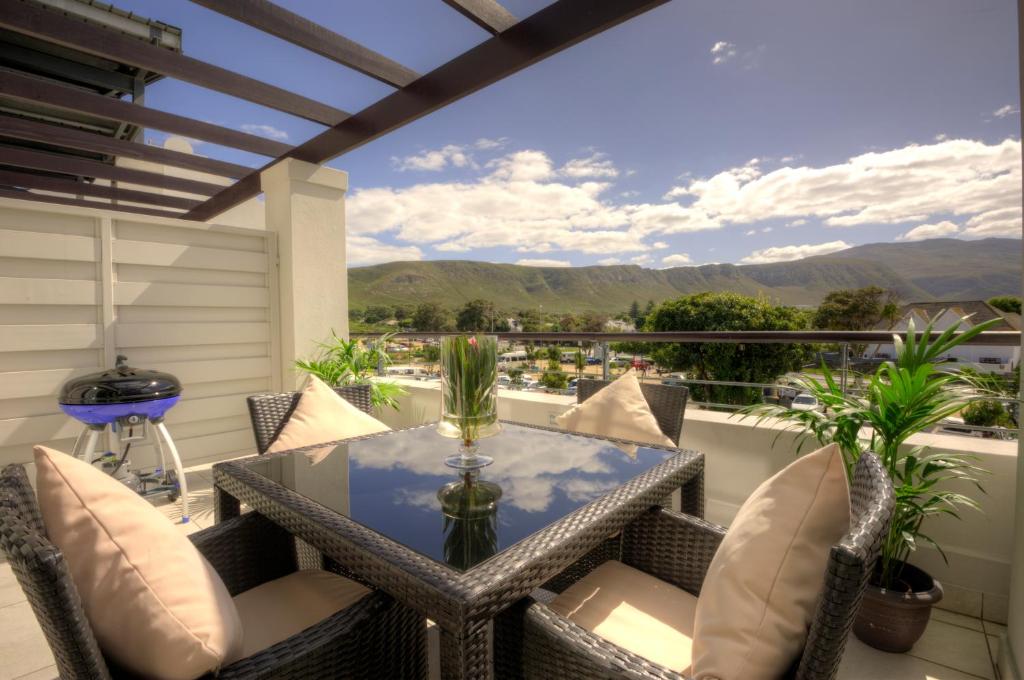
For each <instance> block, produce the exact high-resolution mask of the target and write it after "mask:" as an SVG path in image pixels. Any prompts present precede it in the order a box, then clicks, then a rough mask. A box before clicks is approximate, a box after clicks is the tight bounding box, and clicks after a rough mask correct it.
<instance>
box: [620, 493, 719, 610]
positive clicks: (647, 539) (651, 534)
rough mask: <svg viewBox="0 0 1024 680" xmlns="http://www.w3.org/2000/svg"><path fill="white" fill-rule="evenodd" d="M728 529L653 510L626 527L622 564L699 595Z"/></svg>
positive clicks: (668, 512)
mask: <svg viewBox="0 0 1024 680" xmlns="http://www.w3.org/2000/svg"><path fill="white" fill-rule="evenodd" d="M724 537H725V529H724V528H723V527H720V526H718V525H715V524H711V523H710V522H706V521H705V520H702V519H699V518H697V517H693V516H691V515H685V514H683V513H679V512H674V511H672V510H668V509H666V508H652V509H651V510H650V511H648V512H646V513H644V514H643V515H641V516H640V517H639V518H637V519H636V520H635V521H633V522H631V523H630V524H629V525H627V526H626V529H625V530H624V531H623V534H622V561H623V562H624V563H625V564H628V565H629V566H631V567H634V568H636V569H639V570H640V571H643V572H646V573H648V574H650V575H651V576H656V577H657V578H659V579H661V580H662V581H665V582H667V583H671V584H672V585H674V586H676V587H678V588H682V589H683V590H686V591H687V592H689V593H692V594H693V595H699V594H700V589H701V585H702V584H703V583H704V574H706V573H707V570H708V567H709V566H710V565H711V558H713V557H714V556H715V551H717V550H718V545H719V544H720V543H721V542H722V539H723V538H724Z"/></svg>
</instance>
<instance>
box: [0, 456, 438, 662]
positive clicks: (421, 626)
mask: <svg viewBox="0 0 1024 680" xmlns="http://www.w3.org/2000/svg"><path fill="white" fill-rule="evenodd" d="M189 538H190V539H191V540H192V542H193V543H194V544H195V546H196V548H198V549H199V552H201V553H202V554H203V556H204V557H205V558H206V559H207V560H208V561H209V562H210V564H211V565H212V566H213V567H214V569H216V570H217V573H218V574H220V577H221V578H222V579H223V580H224V583H225V585H226V586H227V588H228V591H229V592H230V593H231V594H232V595H236V594H238V593H240V592H243V591H246V590H248V589H250V588H254V587H256V586H258V585H260V584H261V583H265V582H267V581H270V580H272V579H276V578H280V577H282V576H285V575H287V574H289V573H291V572H293V571H295V569H296V560H295V547H294V541H293V540H292V537H291V536H290V535H289V534H288V533H287V532H286V531H285V530H284V529H282V528H280V527H279V526H277V525H276V524H274V523H272V522H271V521H270V520H268V519H266V518H265V517H263V516H262V515H259V514H257V513H255V512H249V513H246V514H244V515H241V516H240V517H237V518H235V519H232V520H230V521H226V522H223V523H221V524H218V525H217V526H215V527H213V528H210V529H204V530H202V531H199V532H196V533H194V534H192V535H191V536H189ZM0 549H2V550H3V553H4V554H5V555H6V556H7V560H8V561H9V562H10V564H11V567H12V569H13V571H14V574H15V576H16V577H17V579H18V582H19V583H20V584H21V587H22V589H23V590H24V591H25V595H26V596H27V597H28V601H29V603H30V604H31V606H32V610H33V612H34V613H35V615H36V618H37V620H38V621H39V625H40V626H41V627H42V629H43V633H44V634H45V636H46V640H47V642H48V643H49V645H50V649H51V650H52V651H53V656H54V658H55V659H56V663H57V668H58V670H59V672H60V677H61V678H75V679H76V680H94V679H95V680H100V679H103V680H106V679H108V678H118V677H126V675H127V674H125V673H124V672H123V671H122V670H120V669H118V668H116V667H115V666H114V665H113V664H112V663H111V662H110V661H109V660H108V659H106V658H105V657H104V656H103V652H102V651H101V650H100V648H99V645H98V644H97V641H96V638H95V637H94V635H93V632H92V629H91V628H90V626H89V621H88V619H87V618H86V616H85V612H84V610H83V608H82V602H81V600H80V598H79V595H78V591H77V590H76V589H75V584H74V583H73V582H72V580H71V576H70V572H69V570H68V565H67V563H66V562H65V560H64V556H63V554H62V553H61V551H60V549H58V548H57V547H56V546H54V545H53V544H52V543H50V541H49V540H48V539H47V537H46V532H45V529H44V527H43V521H42V516H41V514H40V511H39V507H38V505H37V504H36V500H35V494H34V493H33V492H32V489H31V487H30V486H29V481H28V477H27V476H26V474H25V470H24V468H23V467H22V466H20V465H8V466H7V467H6V468H5V469H4V470H3V472H2V473H0ZM425 630H426V621H425V619H424V618H423V617H422V616H421V615H419V614H417V613H415V612H413V611H412V610H410V609H407V608H405V607H403V606H401V605H399V604H398V603H397V602H395V601H394V600H392V599H391V598H390V597H388V596H386V595H384V594H383V593H379V592H374V593H371V594H370V595H367V596H366V597H364V598H362V599H361V600H359V601H358V602H357V603H355V604H353V605H352V606H350V607H348V608H347V609H343V610H342V611H340V612H338V613H336V614H334V615H332V616H330V617H328V618H326V619H324V620H322V621H321V622H320V623H317V624H315V625H313V626H311V627H309V628H307V629H306V630H304V631H302V632H301V633H298V634H296V635H293V636H292V637H290V638H288V639H286V640H284V641H282V642H279V643H277V644H275V645H273V646H271V647H269V648H267V649H265V650H263V651H261V652H258V653H256V654H254V655H252V656H249V657H247V658H245V659H241V660H239V661H236V662H234V663H232V664H230V665H228V666H225V667H223V668H221V669H220V671H219V672H218V673H217V675H216V678H218V680H228V679H232V678H238V679H242V678H245V679H252V678H296V679H300V678H301V679H306V678H406V677H410V678H416V677H425V673H426V642H425ZM207 677H209V678H213V677H214V676H213V675H209V676H207Z"/></svg>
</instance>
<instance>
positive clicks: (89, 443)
mask: <svg viewBox="0 0 1024 680" xmlns="http://www.w3.org/2000/svg"><path fill="white" fill-rule="evenodd" d="M100 432H102V430H96V429H93V428H91V427H90V428H89V436H88V437H86V439H85V450H84V451H82V453H81V455H80V456H78V457H79V458H81V459H82V460H84V461H85V462H86V463H89V464H90V465H92V454H93V453H95V452H96V444H97V442H99V440H100Z"/></svg>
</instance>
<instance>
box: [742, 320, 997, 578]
mask: <svg viewBox="0 0 1024 680" xmlns="http://www.w3.org/2000/svg"><path fill="white" fill-rule="evenodd" d="M966 321H967V318H964V319H962V320H961V321H959V322H957V323H954V324H952V325H951V326H950V327H949V328H947V329H946V330H945V331H943V332H942V333H940V334H939V335H938V336H936V337H935V338H934V339H932V338H931V334H932V331H933V324H931V323H929V324H928V326H927V327H926V328H925V329H924V331H923V334H922V337H921V339H920V340H918V338H917V334H916V329H915V327H914V323H913V321H912V320H911V322H910V323H909V324H908V328H907V332H906V335H905V336H904V337H900V336H899V335H894V336H893V344H894V346H895V349H896V359H895V361H889V362H885V363H884V364H882V365H881V366H879V367H878V368H877V369H876V371H875V372H874V373H873V374H872V375H870V376H869V380H868V384H867V387H866V390H865V393H864V396H863V397H857V396H853V395H850V394H844V393H843V391H842V389H841V388H840V386H839V384H838V383H837V381H836V380H835V378H834V376H833V375H832V372H831V371H830V370H829V369H828V367H827V366H825V365H824V364H823V365H822V367H821V370H822V374H823V381H820V382H819V381H818V380H814V379H811V378H803V379H801V380H799V381H798V382H799V383H800V388H801V389H802V390H804V391H806V392H808V393H810V394H812V395H813V396H814V397H815V398H816V399H817V400H818V402H819V403H820V404H822V405H823V406H824V413H822V412H818V411H798V410H795V409H792V408H788V407H785V406H781V405H778V404H756V405H754V406H750V407H747V408H745V409H743V410H742V411H741V412H740V413H741V416H742V417H748V416H754V417H756V418H757V424H761V423H763V422H765V421H766V420H768V419H780V420H782V421H783V422H785V423H786V428H785V429H784V430H783V432H786V431H790V432H792V431H796V432H797V433H798V434H799V436H800V442H799V445H798V453H799V451H800V450H801V449H802V447H803V446H804V445H805V444H806V443H807V442H817V443H818V444H820V445H825V444H830V443H833V442H834V443H836V444H838V445H839V447H840V449H841V450H842V452H843V458H844V461H845V462H846V466H847V472H848V473H850V472H851V471H852V468H853V465H854V463H856V462H857V459H858V458H859V457H860V455H861V453H862V452H864V451H873V452H874V453H876V454H877V455H878V456H879V457H880V458H881V460H882V462H883V464H884V465H885V467H886V469H887V470H888V471H889V475H890V476H891V477H892V480H893V486H894V490H895V495H896V506H895V509H894V512H893V517H892V523H891V527H890V530H889V533H888V535H887V536H886V537H885V539H884V541H883V545H882V551H881V557H880V560H881V565H882V577H881V584H882V585H883V586H885V587H892V585H893V584H894V583H895V581H896V580H897V579H898V578H899V576H900V571H901V570H902V566H903V564H904V563H905V562H906V560H907V559H909V557H910V554H911V553H912V552H913V551H915V550H917V548H918V546H919V545H920V544H921V543H922V542H923V543H926V544H928V545H930V546H932V547H934V548H935V549H936V550H938V552H939V554H940V555H942V556H943V558H945V557H946V555H945V553H944V552H943V550H942V547H941V546H939V545H938V544H937V543H936V542H935V541H934V540H932V538H931V537H929V536H928V535H927V534H924V533H922V531H921V527H922V524H923V523H924V522H925V520H926V519H928V518H930V517H935V516H940V515H947V516H950V517H955V518H957V519H959V518H960V516H961V515H960V512H961V510H962V509H965V508H966V509H970V510H978V509H979V504H978V502H977V501H976V500H975V499H974V498H972V497H970V496H968V495H967V494H966V493H961V492H959V491H956V488H957V486H959V487H960V488H963V487H964V486H965V485H966V486H967V487H968V488H972V489H975V490H977V491H978V492H979V493H984V488H983V487H982V485H981V483H980V477H981V476H982V475H984V474H986V471H985V470H984V469H982V468H981V467H980V466H978V465H977V464H976V462H977V461H976V459H975V458H974V457H972V456H967V455H962V454H954V453H931V452H929V451H928V450H927V449H926V448H925V447H920V446H919V447H915V448H913V449H911V450H909V451H907V450H906V444H907V441H908V440H909V439H910V437H912V436H913V435H915V434H917V433H918V432H923V431H926V430H929V429H930V428H932V427H934V426H936V425H938V424H939V423H941V422H942V421H943V420H945V419H947V418H949V417H951V416H954V415H956V414H958V413H959V412H960V411H962V410H963V409H964V408H965V407H966V406H967V405H969V404H971V403H972V402H974V401H977V400H979V399H982V398H984V397H986V396H989V395H991V394H992V390H991V389H989V386H988V384H987V383H986V382H985V380H984V379H982V378H979V377H977V376H971V375H965V374H961V373H954V372H952V371H950V370H948V369H947V368H946V367H944V366H943V361H942V358H943V357H944V356H946V355H948V354H949V352H950V350H952V349H954V348H955V347H957V346H958V345H961V344H963V343H964V342H967V341H968V340H970V339H971V338H973V337H975V336H976V335H978V334H979V333H982V332H984V331H986V330H988V329H989V328H991V327H992V326H993V325H994V324H995V323H996V322H997V321H998V320H992V321H989V322H985V323H980V324H977V325H976V326H973V327H971V328H969V329H967V330H965V331H963V332H960V328H961V326H962V325H963V323H964V322H966ZM780 434H781V432H780ZM777 440H778V435H777V436H776V441H777ZM951 485H952V486H951Z"/></svg>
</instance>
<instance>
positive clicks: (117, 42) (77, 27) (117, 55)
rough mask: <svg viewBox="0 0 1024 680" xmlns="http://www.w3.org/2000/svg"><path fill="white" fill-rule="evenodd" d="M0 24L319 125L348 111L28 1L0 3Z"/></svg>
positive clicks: (337, 120) (339, 118)
mask: <svg viewBox="0 0 1024 680" xmlns="http://www.w3.org/2000/svg"><path fill="white" fill-rule="evenodd" d="M0 27H2V28H6V29H8V30H11V31H15V32H17V33H21V34H22V35H29V36H32V37H34V38H38V39H40V40H46V41H48V42H52V43H54V44H57V45H63V46H64V47H69V48H72V49H76V50H80V51H82V52H85V53H87V54H92V55H95V56H98V57H103V58H105V59H110V60H112V61H117V62H123V63H125V64H131V65H133V66H137V67H140V68H144V69H146V70H149V71H153V72H154V73H162V74H164V75H167V76H170V77H172V78H177V79H178V80H184V81H185V82H189V83H192V84H193V85H199V86H200V87H205V88H208V89H211V90H215V91H217V92H223V93H224V94H228V95H231V96H233V97H238V98H239V99H245V100H246V101H250V102H253V103H255V104H260V105H262V106H267V107H270V108H272V109H277V110H278V111H284V112H285V113H289V114H291V115H293V116H298V117H300V118H305V119H306V120H311V121H313V122H316V123H320V124H322V125H337V124H338V123H340V122H341V121H343V120H344V119H345V118H347V117H348V115H349V114H348V113H347V112H345V111H342V110H341V109H337V108H334V107H333V106H328V105H327V104H324V103H322V102H318V101H316V100H314V99H310V98H308V97H304V96H302V95H299V94H295V93H294V92H289V91H288V90H284V89H282V88H279V87H276V86H274V85H270V84H268V83H264V82H262V81H259V80H256V79H254V78H249V77H248V76H243V75H241V74H240V73H235V72H233V71H229V70H227V69H223V68H221V67H219V66H214V65H213V64H207V63H206V62H203V61H199V60H198V59H193V58H192V57H186V56H185V55H183V54H181V53H179V52H173V51H171V50H168V49H165V48H163V47H159V46H157V45H152V44H149V43H145V42H142V41H141V40H138V39H136V38H133V37H131V36H127V35H124V34H122V33H119V32H118V31H114V30H111V29H107V28H103V27H101V26H97V25H95V24H90V23H86V22H84V21H81V20H76V19H73V18H72V17H70V16H67V15H64V14H61V13H58V12H54V11H50V10H47V9H44V8H42V7H39V6H37V5H33V4H30V3H28V2H22V1H20V0H7V1H5V2H0Z"/></svg>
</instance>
